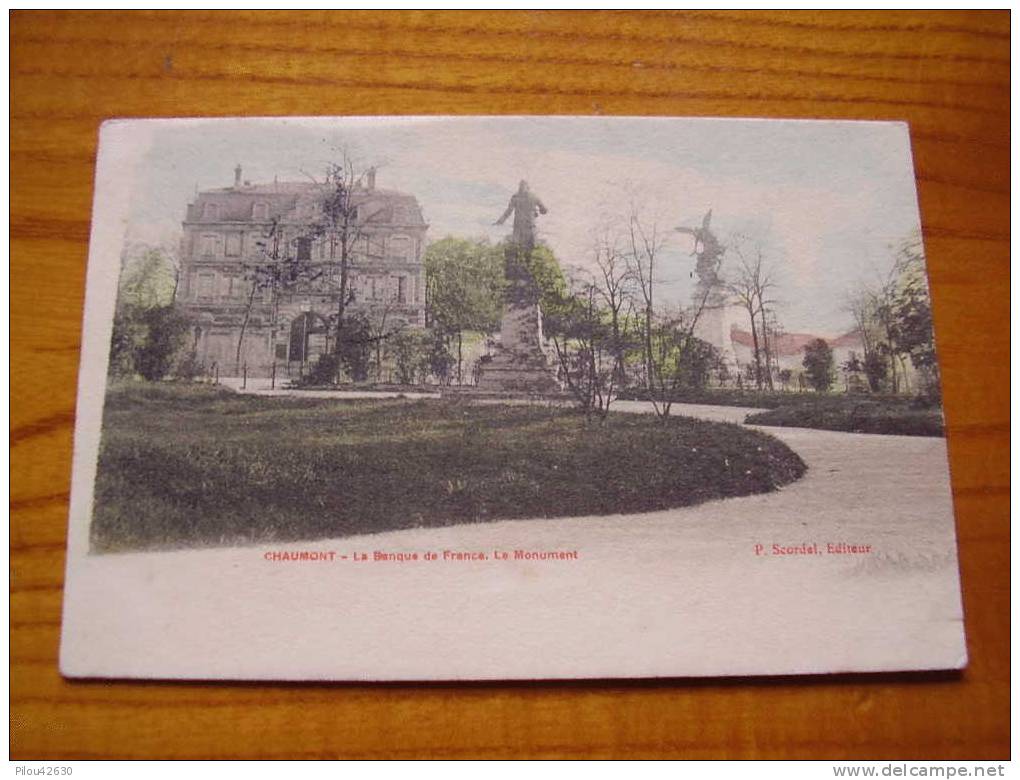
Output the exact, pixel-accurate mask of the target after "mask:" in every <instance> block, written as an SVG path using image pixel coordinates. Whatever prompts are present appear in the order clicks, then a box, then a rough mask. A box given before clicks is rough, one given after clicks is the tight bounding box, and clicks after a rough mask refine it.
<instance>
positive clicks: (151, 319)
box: [135, 304, 190, 381]
mask: <svg viewBox="0 0 1020 780" xmlns="http://www.w3.org/2000/svg"><path fill="white" fill-rule="evenodd" d="M141 321H142V323H143V324H144V325H145V327H146V334H145V339H144V341H143V342H142V345H141V347H140V348H139V349H138V351H137V353H136V356H135V367H136V368H137V370H138V373H139V374H141V375H142V376H143V377H145V378H146V379H148V380H149V381H157V380H160V379H163V378H164V377H165V376H166V375H167V374H168V373H170V369H171V368H172V367H173V364H174V359H175V358H176V357H177V354H178V353H179V352H180V350H181V349H183V348H184V346H185V345H186V344H187V336H188V332H189V330H190V322H189V320H188V318H187V317H185V316H184V315H183V314H181V312H180V311H178V310H177V309H176V308H175V307H174V306H173V305H172V304H171V305H168V306H155V307H153V308H151V309H145V310H144V313H143V314H142V315H141Z"/></svg>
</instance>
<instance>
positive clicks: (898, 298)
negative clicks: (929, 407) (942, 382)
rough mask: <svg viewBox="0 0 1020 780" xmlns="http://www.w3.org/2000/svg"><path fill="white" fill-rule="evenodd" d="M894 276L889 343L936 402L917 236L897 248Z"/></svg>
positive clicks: (928, 312)
mask: <svg viewBox="0 0 1020 780" xmlns="http://www.w3.org/2000/svg"><path fill="white" fill-rule="evenodd" d="M894 273H895V275H896V284H895V287H894V290H893V292H892V295H891V296H890V301H889V307H890V314H891V319H892V324H891V328H890V330H891V333H892V336H893V339H894V341H895V343H896V345H897V347H898V349H899V351H900V352H901V353H903V354H906V355H908V356H909V357H910V362H911V363H912V364H913V366H914V368H915V369H916V370H917V371H918V373H919V374H920V376H921V378H922V381H923V383H924V390H925V394H926V395H927V396H929V397H930V398H932V399H935V400H937V399H938V397H939V394H940V391H939V366H938V358H937V356H936V354H935V332H934V330H933V327H932V313H931V296H930V295H929V292H928V279H927V275H926V272H925V265H924V252H923V248H922V245H921V239H920V236H915V237H912V238H911V239H908V240H906V241H904V242H903V243H902V244H901V245H900V247H899V250H898V253H897V260H896V265H895V267H894Z"/></svg>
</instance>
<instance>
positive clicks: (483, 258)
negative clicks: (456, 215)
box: [425, 237, 504, 383]
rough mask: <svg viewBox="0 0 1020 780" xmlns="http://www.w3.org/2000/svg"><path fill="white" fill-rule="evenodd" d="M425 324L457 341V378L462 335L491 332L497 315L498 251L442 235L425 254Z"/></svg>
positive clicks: (486, 244) (460, 375) (500, 295)
mask: <svg viewBox="0 0 1020 780" xmlns="http://www.w3.org/2000/svg"><path fill="white" fill-rule="evenodd" d="M425 279H426V287H425V290H426V296H427V297H426V304H427V311H428V323H429V325H430V326H432V327H433V328H434V329H435V330H436V331H441V332H445V333H447V334H449V335H450V336H452V337H453V338H454V339H455V340H456V343H457V361H456V362H457V382H458V383H460V382H461V381H462V379H463V341H464V331H479V332H482V333H492V332H493V331H495V330H496V329H497V328H498V327H499V322H500V319H501V317H502V315H503V285H504V273H503V251H502V249H501V248H500V247H498V246H493V245H492V244H490V243H489V242H488V241H485V240H480V241H473V240H469V239H463V238H453V237H447V238H444V239H441V240H439V241H436V242H433V243H432V244H430V245H429V246H428V248H427V249H426V250H425Z"/></svg>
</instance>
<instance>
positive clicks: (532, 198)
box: [493, 179, 548, 252]
mask: <svg viewBox="0 0 1020 780" xmlns="http://www.w3.org/2000/svg"><path fill="white" fill-rule="evenodd" d="M547 213H548V209H546V207H545V204H543V203H542V201H541V200H539V198H538V196H537V195H535V194H533V193H532V192H531V190H530V189H529V188H528V183H527V182H526V181H524V180H523V179H521V183H520V184H519V185H518V187H517V192H515V193H514V195H513V196H512V197H511V198H510V203H509V205H508V206H507V207H506V211H504V212H503V216H502V217H500V218H499V219H497V220H496V221H495V222H494V223H493V224H495V225H502V224H503V223H504V222H506V220H507V217H509V216H510V215H511V214H513V215H514V232H513V242H514V244H516V245H517V246H518V247H519V248H520V250H521V251H522V252H530V251H531V250H532V249H534V248H535V218H536V217H538V215H539V214H547Z"/></svg>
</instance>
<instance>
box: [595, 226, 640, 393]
mask: <svg viewBox="0 0 1020 780" xmlns="http://www.w3.org/2000/svg"><path fill="white" fill-rule="evenodd" d="M594 260H595V267H596V269H597V275H596V281H595V282H594V284H593V285H592V288H593V290H594V292H595V295H596V297H597V298H598V299H599V300H600V301H601V303H602V305H603V306H604V307H605V309H606V311H607V312H608V315H609V325H610V333H611V337H612V341H611V344H610V349H611V351H612V353H613V357H614V362H615V366H614V369H613V370H614V372H615V375H616V376H615V382H616V385H617V386H618V387H622V386H623V385H625V384H626V383H627V365H626V357H627V352H628V351H629V348H630V332H631V318H632V316H633V313H634V307H633V304H634V271H633V269H632V268H631V267H630V266H629V265H628V264H627V258H626V257H625V255H624V253H623V252H622V251H621V249H620V241H619V237H617V236H615V235H613V234H612V233H611V231H609V230H603V231H602V232H601V233H600V234H599V235H598V237H597V238H596V239H595V246H594Z"/></svg>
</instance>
